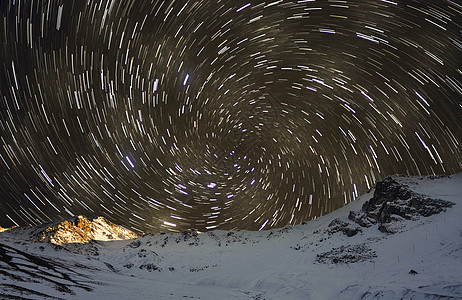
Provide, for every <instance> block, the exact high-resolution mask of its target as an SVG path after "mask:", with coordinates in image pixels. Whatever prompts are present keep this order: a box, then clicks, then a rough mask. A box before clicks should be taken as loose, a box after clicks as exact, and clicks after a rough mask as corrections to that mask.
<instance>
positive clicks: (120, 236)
mask: <svg viewBox="0 0 462 300" xmlns="http://www.w3.org/2000/svg"><path fill="white" fill-rule="evenodd" d="M136 237H137V235H136V234H135V233H134V232H132V231H130V230H128V229H125V228H123V227H121V226H119V225H116V224H114V223H112V222H110V221H108V220H106V218H104V217H90V218H87V217H85V216H82V215H79V216H74V217H71V218H69V219H65V220H62V221H58V222H51V223H47V224H44V225H43V226H40V229H39V230H38V231H35V232H34V234H33V235H32V237H31V241H35V242H45V243H51V244H56V245H62V244H68V243H79V244H84V243H88V242H89V241H91V240H98V241H114V240H126V239H134V238H136Z"/></svg>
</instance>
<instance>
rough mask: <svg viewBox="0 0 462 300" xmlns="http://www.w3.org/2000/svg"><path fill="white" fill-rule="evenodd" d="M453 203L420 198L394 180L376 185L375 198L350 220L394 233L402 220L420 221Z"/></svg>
mask: <svg viewBox="0 0 462 300" xmlns="http://www.w3.org/2000/svg"><path fill="white" fill-rule="evenodd" d="M452 205H454V203H452V202H449V201H445V200H440V199H432V198H428V197H426V196H423V195H419V194H417V193H415V192H413V191H411V190H410V189H409V187H408V186H407V185H403V184H400V183H399V182H397V181H396V180H394V179H393V178H392V177H387V178H385V179H384V180H382V181H380V182H378V183H377V185H376V187H375V192H374V196H373V197H372V198H371V199H370V200H369V201H366V202H365V203H364V205H363V207H362V209H361V211H359V212H353V211H351V212H350V214H349V216H348V218H349V219H350V220H352V221H354V222H356V223H357V224H359V225H360V226H362V227H370V226H372V225H374V224H378V225H379V230H380V231H382V232H387V233H394V230H393V229H392V228H391V227H392V226H389V224H391V223H393V222H395V221H399V220H401V219H406V220H417V219H419V218H420V217H428V216H431V215H434V214H439V213H441V212H443V211H445V210H446V208H448V207H451V206H452Z"/></svg>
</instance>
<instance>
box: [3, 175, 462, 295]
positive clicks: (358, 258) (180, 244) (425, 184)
mask: <svg viewBox="0 0 462 300" xmlns="http://www.w3.org/2000/svg"><path fill="white" fill-rule="evenodd" d="M390 180H391V179H390ZM391 181H393V182H394V184H395V186H396V184H399V192H398V196H399V197H401V198H399V197H398V198H399V199H398V200H397V201H396V202H394V204H393V205H388V208H387V209H388V213H391V212H395V213H396V214H392V215H391V217H390V216H387V215H386V214H385V212H386V211H387V209H383V207H385V206H383V205H382V206H381V207H382V209H381V210H380V211H378V210H375V212H376V213H377V212H378V213H379V215H380V216H381V217H383V218H382V219H383V220H385V219H386V220H388V221H387V222H388V223H386V224H385V223H383V224H381V223H380V222H378V221H377V220H374V219H373V218H372V217H371V216H372V214H370V215H367V214H365V213H364V211H362V210H361V209H362V207H363V205H364V203H366V202H367V201H368V200H369V199H371V198H373V193H374V190H372V191H371V192H370V193H368V194H366V195H363V196H362V197H360V198H359V199H358V200H357V201H355V202H353V203H351V204H349V205H347V206H345V207H343V208H341V209H339V210H337V211H335V212H333V213H331V214H329V215H326V216H324V217H322V218H319V219H317V220H315V221H311V222H306V223H304V224H302V225H297V226H287V227H285V228H281V229H273V230H266V231H259V232H252V231H230V232H228V231H211V232H207V233H198V232H196V231H194V230H190V231H186V232H183V233H181V234H157V235H150V234H146V235H144V236H142V237H139V238H137V239H131V240H121V241H106V242H102V241H91V242H89V243H86V244H83V245H81V244H77V245H73V246H72V247H68V245H66V244H64V245H63V246H59V245H54V244H50V243H37V242H29V241H27V239H25V237H24V235H15V234H14V232H13V231H11V232H8V231H6V232H3V233H0V298H2V299H3V298H6V299H8V298H12V297H19V299H21V298H24V299H46V298H48V299H55V298H59V299H127V298H132V299H400V298H404V299H441V298H445V299H462V219H461V217H460V216H461V215H462V205H461V204H462V173H461V174H457V175H453V176H451V177H450V178H449V177H431V178H430V177H426V178H423V177H405V176H394V177H393V178H392V180H391ZM387 188H389V187H388V186H387ZM386 191H387V192H389V194H390V195H391V194H393V192H396V191H397V190H396V189H395V190H390V189H386ZM411 191H413V192H411ZM376 194H378V193H376ZM418 194H423V195H426V196H425V197H422V196H419V195H418ZM387 195H388V194H387ZM403 195H407V196H406V197H410V198H409V199H408V200H406V199H402V198H406V197H404V196H403ZM375 198H376V197H375V196H374V199H375ZM427 198H431V199H441V200H445V201H450V202H451V203H450V204H448V202H444V203H446V205H448V207H443V208H440V209H435V208H434V207H430V206H431V205H433V204H431V203H434V201H433V202H432V201H430V200H428V199H427ZM377 199H378V196H377ZM388 200H389V199H388ZM388 200H387V201H388ZM404 200H406V201H404ZM390 201H391V200H390ZM372 202H373V201H369V202H368V205H369V204H370V203H372ZM390 203H391V202H390ZM390 203H389V204H390ZM429 203H430V204H429ZM436 203H438V202H436ZM441 203H443V202H441ZM411 204H412V205H414V207H417V208H418V209H417V210H415V209H413V208H412V207H410V205H411ZM451 204H453V205H451ZM368 205H365V206H368ZM370 206H371V205H369V206H368V207H370ZM392 209H394V210H392ZM439 210H441V212H440V213H438V214H432V215H430V216H428V217H423V216H420V215H419V214H416V211H421V212H428V211H430V212H432V211H439ZM350 211H354V212H356V213H355V214H350ZM400 212H403V213H402V214H401V216H400V215H399V214H400ZM360 214H362V216H363V217H364V218H363V220H366V219H367V220H368V222H369V223H368V226H370V227H363V226H361V225H359V224H358V223H357V222H355V221H353V220H355V219H354V218H352V217H351V215H360ZM349 215H350V219H349V218H348V217H349ZM351 219H353V220H351ZM356 221H358V220H356ZM384 222H385V221H384ZM363 225H364V224H363ZM379 228H381V230H379ZM384 228H385V229H384ZM15 299H18V298H15Z"/></svg>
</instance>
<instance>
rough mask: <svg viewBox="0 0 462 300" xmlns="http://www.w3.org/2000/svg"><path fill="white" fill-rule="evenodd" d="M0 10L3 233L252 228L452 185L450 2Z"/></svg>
mask: <svg viewBox="0 0 462 300" xmlns="http://www.w3.org/2000/svg"><path fill="white" fill-rule="evenodd" d="M0 8H1V11H0V39H1V46H0V70H1V88H0V134H1V141H0V144H1V147H0V148H1V149H0V158H1V159H0V170H1V173H0V225H1V226H4V227H6V226H12V225H25V224H39V223H42V222H46V221H49V220H55V219H61V218H67V217H69V216H72V215H78V214H83V215H87V216H94V215H98V216H104V217H107V218H108V219H109V220H112V221H114V222H116V223H118V224H122V225H125V226H126V227H128V228H130V229H132V230H135V231H145V232H146V231H148V232H160V231H180V230H184V229H188V228H196V229H199V230H210V229H215V228H217V229H235V228H239V229H252V230H261V229H268V228H271V227H281V226H285V225H287V224H298V223H300V222H302V221H305V220H310V219H313V218H316V217H319V216H321V215H324V214H327V213H329V212H331V211H333V210H335V209H337V208H339V207H341V206H343V205H345V204H347V203H349V202H351V201H353V200H354V199H355V198H356V197H357V196H358V195H360V194H361V193H364V192H365V191H367V189H369V188H371V187H372V186H373V184H374V183H375V182H376V181H377V180H379V179H381V178H383V177H385V176H387V175H391V174H396V173H401V174H403V173H404V174H409V175H424V174H441V173H445V174H450V173H456V172H460V171H461V170H462V146H461V143H462V127H461V125H460V124H461V123H460V122H461V121H462V71H461V69H460V68H461V66H462V38H461V30H462V5H461V4H460V3H458V2H457V1H449V0H448V1H443V0H441V1H423V0H422V1H411V0H409V1H399V0H394V1H388V0H375V1H373V0H359V1H334V0H332V1H331V0H329V1H323V0H316V1H315V0H305V1H289V0H279V1H268V2H264V1H250V2H248V1H184V0H181V1H157V0H153V1H145V0H137V1H134V0H129V1H116V0H98V1H96V0H86V1H84V0H75V1H62V0H43V1H40V0H39V1H37V0H36V1H32V0H24V1H23V0H21V1H18V0H8V1H1V3H0Z"/></svg>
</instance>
